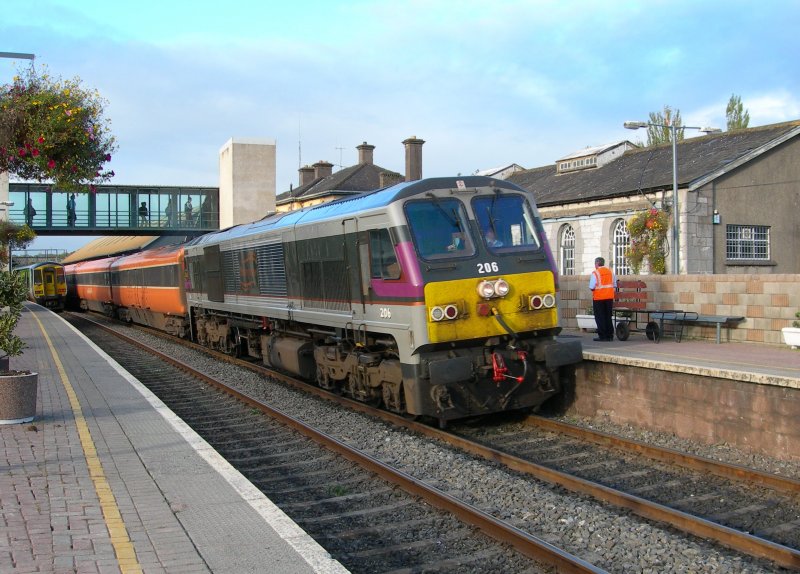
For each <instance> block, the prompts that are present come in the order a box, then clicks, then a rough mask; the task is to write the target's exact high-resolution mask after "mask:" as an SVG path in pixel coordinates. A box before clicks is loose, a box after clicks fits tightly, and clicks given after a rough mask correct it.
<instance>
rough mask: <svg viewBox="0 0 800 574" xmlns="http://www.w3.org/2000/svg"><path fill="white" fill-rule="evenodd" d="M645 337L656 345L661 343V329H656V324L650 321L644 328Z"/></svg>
mask: <svg viewBox="0 0 800 574" xmlns="http://www.w3.org/2000/svg"><path fill="white" fill-rule="evenodd" d="M644 332H645V335H647V338H648V339H650V340H651V341H653V342H656V343H658V342H659V341H661V329H659V328H658V323H656V322H655V321H650V322H649V323H648V324H647V326H646V327H645V328H644Z"/></svg>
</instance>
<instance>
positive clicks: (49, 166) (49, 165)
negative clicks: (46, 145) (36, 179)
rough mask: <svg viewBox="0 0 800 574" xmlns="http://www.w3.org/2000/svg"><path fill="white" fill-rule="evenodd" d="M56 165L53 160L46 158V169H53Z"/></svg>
mask: <svg viewBox="0 0 800 574" xmlns="http://www.w3.org/2000/svg"><path fill="white" fill-rule="evenodd" d="M55 166H56V162H55V160H52V159H48V160H47V169H53V168H54V167H55Z"/></svg>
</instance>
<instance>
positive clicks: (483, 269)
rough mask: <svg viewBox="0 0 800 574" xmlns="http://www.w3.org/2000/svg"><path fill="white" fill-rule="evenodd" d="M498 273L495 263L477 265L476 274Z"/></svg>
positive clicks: (497, 266) (498, 269) (498, 268)
mask: <svg viewBox="0 0 800 574" xmlns="http://www.w3.org/2000/svg"><path fill="white" fill-rule="evenodd" d="M498 271H500V266H499V265H498V264H497V261H492V262H491V263H478V273H497V272H498Z"/></svg>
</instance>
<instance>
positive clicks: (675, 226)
mask: <svg viewBox="0 0 800 574" xmlns="http://www.w3.org/2000/svg"><path fill="white" fill-rule="evenodd" d="M623 126H624V127H625V128H626V129H629V130H638V129H639V128H647V127H651V126H652V127H656V128H669V132H670V139H672V211H673V214H672V272H673V273H674V274H675V275H679V274H680V272H681V270H680V264H681V257H680V249H679V245H680V237H681V222H680V212H679V211H678V135H677V132H678V130H698V131H701V132H705V133H707V134H713V133H719V132H721V131H722V130H721V129H719V128H709V127H705V128H698V127H693V126H676V125H675V124H674V123H670V124H654V123H652V122H625V123H624V124H623Z"/></svg>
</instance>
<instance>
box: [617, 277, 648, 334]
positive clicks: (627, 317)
mask: <svg viewBox="0 0 800 574" xmlns="http://www.w3.org/2000/svg"><path fill="white" fill-rule="evenodd" d="M649 298H650V294H649V293H648V292H647V283H645V282H644V281H642V280H640V279H636V280H620V279H618V280H617V291H616V293H615V294H614V311H613V314H614V324H615V325H616V327H615V329H614V331H615V332H616V335H617V339H619V340H620V341H626V340H627V339H628V337H629V336H630V333H631V331H640V330H642V329H639V314H640V313H645V314H649V311H648V310H647V302H648V300H649ZM646 322H647V321H645V323H646Z"/></svg>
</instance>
